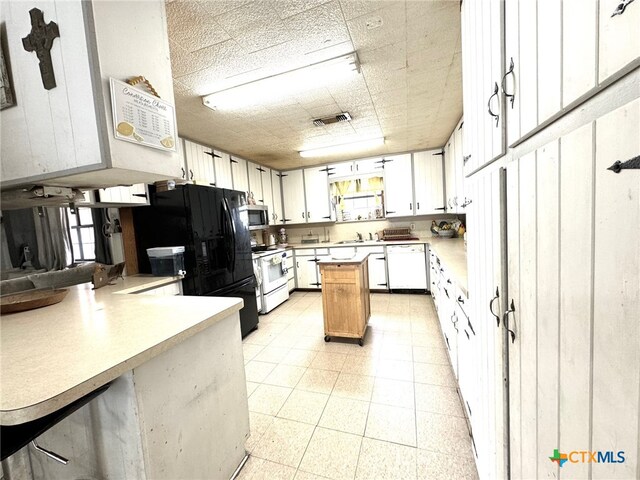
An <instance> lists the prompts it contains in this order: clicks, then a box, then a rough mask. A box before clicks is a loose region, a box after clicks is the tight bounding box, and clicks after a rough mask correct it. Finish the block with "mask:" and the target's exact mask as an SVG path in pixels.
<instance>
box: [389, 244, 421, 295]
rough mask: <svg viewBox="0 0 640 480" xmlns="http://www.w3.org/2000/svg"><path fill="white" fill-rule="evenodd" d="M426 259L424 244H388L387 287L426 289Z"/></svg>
mask: <svg viewBox="0 0 640 480" xmlns="http://www.w3.org/2000/svg"><path fill="white" fill-rule="evenodd" d="M426 259H427V257H426V256H425V248H424V244H416V245H390V246H388V247H387V268H388V269H389V288H390V289H391V290H393V289H412V290H427V263H426Z"/></svg>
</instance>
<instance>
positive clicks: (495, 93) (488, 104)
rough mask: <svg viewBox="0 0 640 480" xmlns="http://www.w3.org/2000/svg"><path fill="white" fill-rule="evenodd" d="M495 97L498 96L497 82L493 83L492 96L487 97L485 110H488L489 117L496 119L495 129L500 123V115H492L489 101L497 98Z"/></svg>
mask: <svg viewBox="0 0 640 480" xmlns="http://www.w3.org/2000/svg"><path fill="white" fill-rule="evenodd" d="M497 96H498V82H494V87H493V94H492V95H491V96H490V97H489V101H487V109H488V110H489V115H491V116H492V117H493V118H495V119H496V128H497V127H498V124H499V123H500V115H497V114H495V113H493V111H492V110H491V100H492V99H493V97H497Z"/></svg>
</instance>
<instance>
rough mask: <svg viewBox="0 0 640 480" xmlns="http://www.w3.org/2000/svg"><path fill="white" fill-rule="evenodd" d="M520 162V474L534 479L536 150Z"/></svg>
mask: <svg viewBox="0 0 640 480" xmlns="http://www.w3.org/2000/svg"><path fill="white" fill-rule="evenodd" d="M519 162H520V208H519V213H520V303H519V304H516V305H515V307H516V314H515V319H516V324H517V327H518V328H517V330H516V342H518V343H519V344H520V376H521V380H520V381H521V395H522V397H521V400H520V423H521V428H522V455H523V456H522V474H523V475H524V476H530V477H531V478H537V476H538V475H537V462H538V458H537V452H536V448H537V428H536V422H537V414H538V405H537V391H536V385H537V379H538V369H537V363H538V357H537V347H536V346H537V311H536V307H537V304H536V298H537V291H536V286H537V271H536V254H537V241H536V232H537V228H538V225H537V212H536V164H537V158H536V152H532V153H530V154H528V155H525V156H524V157H522V158H521V159H520V160H519ZM540 227H541V228H542V226H540Z"/></svg>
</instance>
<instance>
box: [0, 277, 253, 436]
mask: <svg viewBox="0 0 640 480" xmlns="http://www.w3.org/2000/svg"><path fill="white" fill-rule="evenodd" d="M178 279H179V278H178V277H168V278H161V277H127V279H126V280H124V281H122V280H121V281H119V282H117V283H116V285H113V286H107V287H103V288H102V289H99V290H95V291H94V290H92V285H91V284H82V285H77V286H75V287H71V288H70V289H69V290H70V291H69V294H68V295H67V297H66V298H65V299H64V300H63V301H62V302H61V303H58V304H56V305H51V306H48V307H45V308H40V309H36V310H31V311H27V312H21V313H15V314H10V315H3V316H2V319H1V328H2V335H1V336H0V352H1V353H0V362H1V363H0V378H1V381H2V390H1V393H0V415H1V418H0V423H1V424H2V425H15V424H20V423H24V422H27V421H30V420H34V419H36V418H39V417H42V416H44V415H47V414H49V413H51V412H53V411H55V410H57V409H59V408H62V407H63V406H65V405H68V404H69V403H71V402H73V401H74V400H77V399H79V398H81V397H82V396H84V395H86V394H87V393H89V392H91V391H93V390H94V389H96V388H97V387H99V386H101V385H103V384H105V383H107V382H109V381H111V380H113V379H115V378H117V377H119V376H120V375H122V374H123V373H125V372H127V371H129V370H132V369H134V368H136V367H137V366H139V365H141V364H143V363H145V362H147V361H148V360H150V359H152V358H154V357H155V356H157V355H159V354H161V353H162V352H164V351H166V350H168V349H170V348H172V347H173V346H175V345H177V344H179V343H181V342H183V341H185V340H186V339H188V338H189V337H192V336H194V335H196V334H197V333H199V332H201V331H203V330H204V329H206V328H207V327H209V326H211V325H214V324H215V323H216V322H218V321H220V320H222V319H224V318H227V317H229V316H230V315H232V314H234V313H235V312H237V311H239V310H240V309H241V308H242V306H243V302H242V300H241V299H238V298H218V297H182V296H167V297H162V296H149V295H122V294H121V293H135V292H140V291H144V290H149V289H151V288H157V287H159V286H163V285H166V284H169V283H172V282H175V281H177V280H178ZM117 293H120V294H117ZM238 341H239V340H238Z"/></svg>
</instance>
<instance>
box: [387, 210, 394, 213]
mask: <svg viewBox="0 0 640 480" xmlns="http://www.w3.org/2000/svg"><path fill="white" fill-rule="evenodd" d="M387 213H396V212H395V210H387Z"/></svg>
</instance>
